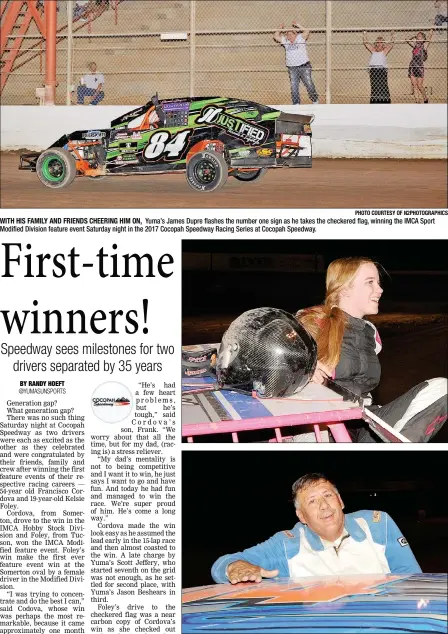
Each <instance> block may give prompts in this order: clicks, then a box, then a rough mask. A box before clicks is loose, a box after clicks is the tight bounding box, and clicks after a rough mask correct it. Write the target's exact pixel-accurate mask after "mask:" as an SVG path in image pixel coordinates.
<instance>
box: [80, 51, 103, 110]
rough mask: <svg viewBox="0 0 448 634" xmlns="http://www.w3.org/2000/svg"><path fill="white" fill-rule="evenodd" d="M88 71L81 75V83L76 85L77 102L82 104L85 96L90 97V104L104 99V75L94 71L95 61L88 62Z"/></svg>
mask: <svg viewBox="0 0 448 634" xmlns="http://www.w3.org/2000/svg"><path fill="white" fill-rule="evenodd" d="M89 70H90V73H87V74H86V75H83V76H82V77H81V85H80V86H78V104H81V105H84V98H85V97H92V99H91V100H90V105H91V106H96V105H97V104H99V102H100V101H102V100H103V99H104V91H103V87H104V75H103V73H97V72H96V64H95V62H91V63H90V64H89Z"/></svg>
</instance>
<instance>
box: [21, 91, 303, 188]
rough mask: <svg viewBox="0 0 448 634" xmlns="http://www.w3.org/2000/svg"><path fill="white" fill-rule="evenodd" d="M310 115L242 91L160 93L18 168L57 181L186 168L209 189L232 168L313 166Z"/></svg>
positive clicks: (57, 184) (238, 172)
mask: <svg viewBox="0 0 448 634" xmlns="http://www.w3.org/2000/svg"><path fill="white" fill-rule="evenodd" d="M312 120H313V117H312V116H307V115H299V114H288V113H286V112H282V111H280V110H275V109H274V108H270V107H268V106H263V105H261V104H258V103H255V102H253V101H242V100H241V99H232V98H227V97H205V98H201V99H195V98H188V97H186V98H183V99H162V100H160V101H159V99H158V97H157V95H156V96H155V97H153V98H152V99H151V101H149V102H148V103H147V104H145V105H144V106H141V107H140V108H137V109H135V110H132V111H131V112H129V113H127V114H125V115H123V116H121V117H119V118H118V119H115V120H114V121H112V123H111V127H110V128H108V129H105V130H82V131H77V132H72V133H71V134H67V135H64V136H62V137H61V138H60V139H58V140H57V141H56V142H55V143H53V145H52V146H51V147H50V148H48V149H47V150H44V151H43V152H33V153H27V154H22V155H21V156H20V166H19V169H22V170H31V171H35V172H37V175H38V177H39V179H40V180H41V182H42V183H43V184H44V185H46V186H47V187H51V188H53V189H58V188H62V187H66V186H67V185H69V184H70V183H71V182H72V181H73V180H74V178H75V177H76V176H87V177H89V178H96V179H99V178H102V177H104V176H109V175H111V176H114V175H120V176H126V175H130V174H162V173H172V172H180V171H183V172H185V174H186V178H187V182H188V183H189V185H190V186H191V187H192V188H193V189H195V190H198V191H203V192H209V191H213V190H215V189H218V188H219V187H222V186H223V185H224V183H225V182H226V180H227V178H228V176H229V175H230V176H234V177H235V178H237V179H238V180H241V181H246V182H248V181H255V180H258V179H259V178H260V177H261V176H262V175H263V174H264V173H265V172H266V169H267V168H269V167H311V164H312V147H311V125H310V124H311V122H312Z"/></svg>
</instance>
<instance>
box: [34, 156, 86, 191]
mask: <svg viewBox="0 0 448 634" xmlns="http://www.w3.org/2000/svg"><path fill="white" fill-rule="evenodd" d="M36 172H37V176H38V177H39V180H40V182H41V183H42V184H43V185H45V186H46V187H50V188H51V189H61V188H62V187H67V185H70V183H72V182H73V180H74V179H75V177H76V161H75V159H74V158H73V156H72V155H71V154H70V152H67V150H63V149H62V148H59V147H51V148H49V149H48V150H45V151H44V152H42V154H40V156H39V158H38V159H37V163H36Z"/></svg>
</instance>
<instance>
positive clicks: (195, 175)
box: [185, 150, 229, 192]
mask: <svg viewBox="0 0 448 634" xmlns="http://www.w3.org/2000/svg"><path fill="white" fill-rule="evenodd" d="M228 175H229V167H228V165H227V163H226V160H225V158H224V156H223V155H222V154H220V153H219V152H213V151H212V150H207V151H206V152H198V153H197V154H194V156H192V158H191V159H190V160H189V161H188V164H187V171H186V174H185V176H186V178H187V183H188V184H189V185H190V187H192V188H193V189H195V190H196V191H200V192H213V191H215V190H216V189H220V188H221V187H222V186H223V185H224V184H225V183H226V181H227V177H228Z"/></svg>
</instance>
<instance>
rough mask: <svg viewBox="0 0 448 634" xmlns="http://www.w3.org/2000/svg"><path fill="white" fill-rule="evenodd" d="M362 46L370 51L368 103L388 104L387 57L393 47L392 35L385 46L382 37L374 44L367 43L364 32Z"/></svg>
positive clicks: (392, 34)
mask: <svg viewBox="0 0 448 634" xmlns="http://www.w3.org/2000/svg"><path fill="white" fill-rule="evenodd" d="M363 44H364V46H365V47H366V49H367V50H368V51H370V53H371V55H370V60H369V75H370V103H390V102H391V101H390V92H389V82H388V68H387V56H388V54H389V53H390V51H391V50H392V49H393V46H394V33H393V31H392V32H391V34H390V42H389V43H388V44H386V41H385V40H384V37H381V36H379V37H377V38H376V40H375V42H374V44H369V42H367V33H366V31H364V34H363Z"/></svg>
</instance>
